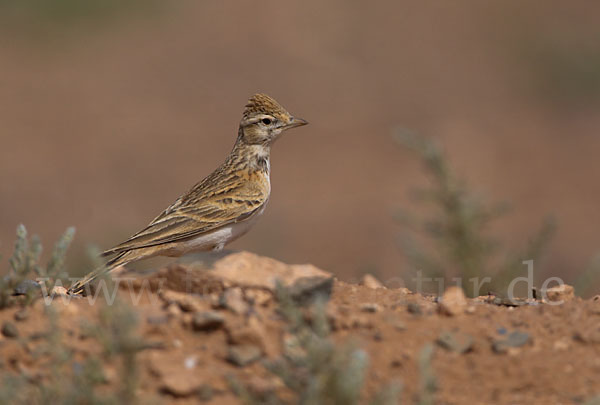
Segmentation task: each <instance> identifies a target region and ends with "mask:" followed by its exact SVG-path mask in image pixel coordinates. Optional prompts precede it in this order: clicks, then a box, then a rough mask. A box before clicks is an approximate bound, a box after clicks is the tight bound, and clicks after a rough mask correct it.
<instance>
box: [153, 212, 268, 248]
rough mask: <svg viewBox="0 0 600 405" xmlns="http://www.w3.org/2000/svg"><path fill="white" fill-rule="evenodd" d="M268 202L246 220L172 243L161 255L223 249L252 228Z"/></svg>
mask: <svg viewBox="0 0 600 405" xmlns="http://www.w3.org/2000/svg"><path fill="white" fill-rule="evenodd" d="M266 205H267V204H266V202H265V204H263V206H262V207H261V209H260V211H258V212H257V213H255V214H254V215H253V216H252V217H251V218H249V219H247V220H246V221H242V222H238V223H235V224H230V225H225V226H223V227H221V228H218V229H215V230H213V231H210V232H207V233H204V234H202V235H199V236H197V237H195V238H193V239H188V240H186V241H180V242H177V243H173V244H171V246H169V247H167V248H166V249H165V250H164V251H161V252H160V253H158V254H160V255H164V256H174V257H179V256H182V255H185V254H187V253H193V252H202V251H207V250H221V249H223V247H225V245H226V244H228V243H230V242H233V241H234V240H236V239H237V238H239V237H240V236H242V235H244V234H245V233H246V232H248V231H249V230H250V228H251V227H252V226H253V225H254V223H255V222H256V221H257V220H258V218H259V217H260V216H261V215H262V213H263V211H264V210H265V207H266Z"/></svg>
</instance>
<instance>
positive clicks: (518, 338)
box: [492, 331, 530, 353]
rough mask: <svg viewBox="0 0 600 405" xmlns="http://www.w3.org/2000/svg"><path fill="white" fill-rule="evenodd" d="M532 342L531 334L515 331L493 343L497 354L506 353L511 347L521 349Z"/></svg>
mask: <svg viewBox="0 0 600 405" xmlns="http://www.w3.org/2000/svg"><path fill="white" fill-rule="evenodd" d="M529 341H530V336H529V333H526V332H521V331H514V332H511V333H509V334H508V335H507V336H506V337H505V338H503V339H496V340H494V341H493V343H492V349H493V350H494V351H495V352H496V353H506V352H507V351H508V349H509V348H511V347H521V346H523V345H525V344H526V343H528V342H529Z"/></svg>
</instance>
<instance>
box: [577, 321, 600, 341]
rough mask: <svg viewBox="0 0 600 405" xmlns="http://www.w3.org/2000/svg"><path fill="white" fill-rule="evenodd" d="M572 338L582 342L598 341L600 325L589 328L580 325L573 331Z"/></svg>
mask: <svg viewBox="0 0 600 405" xmlns="http://www.w3.org/2000/svg"><path fill="white" fill-rule="evenodd" d="M574 338H575V339H576V340H579V341H580V342H582V343H600V325H594V326H593V327H591V328H583V327H581V328H580V329H579V330H578V331H576V332H575V335H574Z"/></svg>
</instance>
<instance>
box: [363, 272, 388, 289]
mask: <svg viewBox="0 0 600 405" xmlns="http://www.w3.org/2000/svg"><path fill="white" fill-rule="evenodd" d="M359 284H360V285H363V286H365V287H367V288H373V289H376V288H385V286H384V285H383V284H382V283H381V281H379V280H377V278H375V276H373V275H372V274H365V275H364V276H363V277H362V279H361V280H360V283H359Z"/></svg>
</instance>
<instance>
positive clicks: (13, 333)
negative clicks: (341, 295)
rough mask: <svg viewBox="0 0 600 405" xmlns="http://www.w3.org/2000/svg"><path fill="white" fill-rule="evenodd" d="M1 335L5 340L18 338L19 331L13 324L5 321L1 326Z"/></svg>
mask: <svg viewBox="0 0 600 405" xmlns="http://www.w3.org/2000/svg"><path fill="white" fill-rule="evenodd" d="M2 334H3V335H4V336H6V337H7V338H16V337H18V336H19V331H18V329H17V327H16V326H15V324H14V323H12V322H10V321H5V322H4V323H3V324H2Z"/></svg>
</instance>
